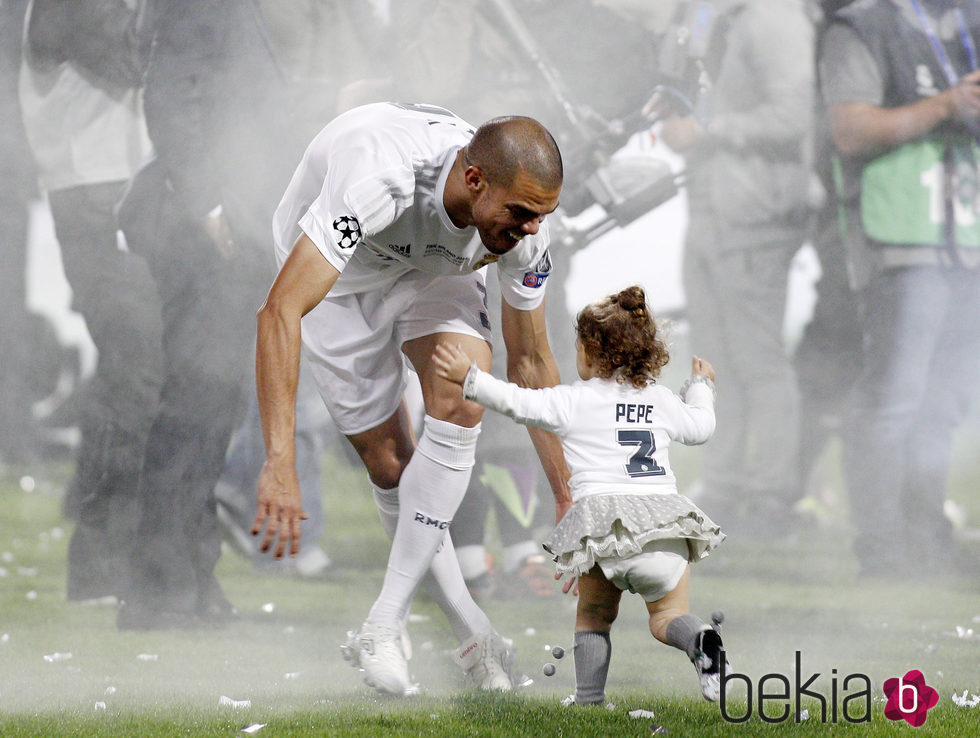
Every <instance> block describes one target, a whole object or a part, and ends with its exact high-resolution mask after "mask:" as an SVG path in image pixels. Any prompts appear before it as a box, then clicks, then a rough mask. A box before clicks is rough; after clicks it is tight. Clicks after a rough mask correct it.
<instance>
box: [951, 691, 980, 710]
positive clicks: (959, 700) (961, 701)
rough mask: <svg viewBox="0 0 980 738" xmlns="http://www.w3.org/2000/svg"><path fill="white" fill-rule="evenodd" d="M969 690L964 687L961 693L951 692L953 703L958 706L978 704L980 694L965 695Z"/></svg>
mask: <svg viewBox="0 0 980 738" xmlns="http://www.w3.org/2000/svg"><path fill="white" fill-rule="evenodd" d="M968 692H969V690H967V689H964V690H963V694H956V693H954V694H953V704H955V705H959V706H960V707H976V706H977V705H980V694H973V695H970V696H969V697H967V696H966V695H967V693H968Z"/></svg>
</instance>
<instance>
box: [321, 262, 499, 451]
mask: <svg viewBox="0 0 980 738" xmlns="http://www.w3.org/2000/svg"><path fill="white" fill-rule="evenodd" d="M302 325H303V349H304V354H305V356H306V358H307V360H308V361H309V364H310V369H311V372H310V373H311V374H312V375H313V379H314V381H315V382H316V385H317V389H318V390H319V391H320V396H321V397H322V398H323V401H324V403H325V404H326V406H327V410H329V411H330V415H331V416H332V417H333V419H334V422H335V423H336V424H337V427H338V428H339V429H340V431H341V433H343V434H344V435H353V434H355V433H362V432H364V431H367V430H370V429H371V428H374V427H376V426H378V425H380V424H381V423H382V422H384V421H385V420H387V419H388V418H390V417H391V416H392V414H393V413H394V412H395V410H396V409H397V408H398V405H399V403H401V400H402V394H403V393H404V391H405V384H406V371H407V369H406V366H405V365H406V363H407V362H406V360H405V359H404V355H403V354H402V352H401V347H402V344H403V343H405V342H406V341H410V340H412V339H413V338H420V337H422V336H429V335H432V334H434V333H462V334H465V335H469V336H475V337H476V338H482V339H484V340H485V341H487V343H490V342H491V337H490V318H489V315H488V314H487V305H486V287H485V285H484V281H483V274H482V272H472V273H470V274H466V275H462V276H456V275H453V276H447V275H438V274H430V273H428V272H422V271H412V272H409V273H407V274H405V275H403V276H402V277H400V278H399V279H398V281H397V282H395V283H394V284H393V285H390V286H389V285H387V284H386V285H384V286H383V287H382V288H380V289H378V290H373V291H370V292H358V293H355V294H349V295H341V296H337V297H331V296H330V295H329V294H328V295H327V297H326V298H325V299H324V300H323V301H322V302H321V303H320V304H319V305H317V306H316V307H315V308H314V309H313V310H311V311H310V312H309V313H308V314H307V315H306V316H305V317H304V318H303V324H302Z"/></svg>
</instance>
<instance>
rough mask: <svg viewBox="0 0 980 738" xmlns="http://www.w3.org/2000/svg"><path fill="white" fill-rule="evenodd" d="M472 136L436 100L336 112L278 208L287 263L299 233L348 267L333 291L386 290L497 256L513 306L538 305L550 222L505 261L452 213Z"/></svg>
mask: <svg viewBox="0 0 980 738" xmlns="http://www.w3.org/2000/svg"><path fill="white" fill-rule="evenodd" d="M473 133H474V128H473V127H472V126H471V125H469V124H468V123H466V122H465V121H463V120H461V119H460V118H458V117H456V116H455V115H453V114H452V113H451V112H449V111H448V110H445V109H443V108H439V107H436V106H431V105H404V104H400V103H376V104H372V105H364V106H362V107H359V108H354V109H353V110H350V111H348V112H346V113H344V114H342V115H340V116H338V117H337V118H335V119H334V120H333V121H332V122H330V123H329V124H328V125H327V126H326V128H324V129H323V130H322V131H321V132H320V133H319V134H317V136H316V138H314V139H313V141H312V143H310V145H309V147H308V148H307V149H306V152H305V153H304V155H303V159H302V161H301V162H300V165H299V167H298V168H297V169H296V172H295V173H294V174H293V178H292V181H290V183H289V186H288V187H287V188H286V193H285V195H283V198H282V201H281V202H280V203H279V207H278V208H277V209H276V213H275V216H274V218H273V231H274V237H275V242H276V257H277V259H278V262H279V264H280V266H281V265H282V263H283V261H285V259H286V257H287V256H288V255H289V251H290V250H291V249H292V247H293V244H294V243H295V242H296V239H297V238H299V236H300V233H301V232H303V233H306V235H307V236H309V237H310V239H311V240H312V241H313V243H315V244H316V246H317V248H318V249H319V250H320V252H321V253H322V254H323V256H324V257H325V258H326V259H327V261H329V262H330V263H331V264H332V265H333V266H334V267H335V268H336V269H338V270H339V271H340V272H341V276H340V278H339V279H338V280H337V282H336V284H335V285H334V287H333V288H332V289H331V291H330V294H331V295H338V296H339V295H347V294H354V293H359V292H365V291H368V290H374V289H385V287H386V286H388V285H391V284H392V283H394V282H395V281H397V280H398V278H399V277H400V276H402V275H404V274H406V273H407V272H409V271H411V270H421V271H423V272H429V273H432V274H442V275H458V274H469V273H471V272H473V271H475V270H477V269H480V268H482V267H483V266H485V265H487V264H490V263H493V262H496V263H497V268H498V270H499V274H500V290H501V294H502V295H503V297H504V298H505V299H506V300H507V302H508V304H510V305H511V306H513V307H515V308H518V309H520V310H531V309H533V308H535V307H537V306H538V305H539V304H540V303H541V300H542V298H543V296H544V284H545V282H546V280H547V277H548V275H549V274H550V272H551V260H550V257H549V255H548V240H549V239H548V231H547V228H546V227H545V224H543V223H542V227H541V229H540V230H539V231H538V233H537V234H535V235H527V236H525V237H524V238H522V239H521V240H520V241H519V242H518V243H517V245H516V246H515V247H514V248H513V249H512V250H511V251H509V252H508V253H507V254H504V255H503V256H499V257H498V256H496V255H494V254H491V253H490V252H489V251H487V250H486V248H485V247H484V246H483V243H482V242H481V240H480V237H479V235H478V233H477V230H476V228H475V227H467V228H457V227H456V226H454V225H453V223H452V221H451V220H450V218H449V215H448V213H447V212H446V208H445V204H444V203H443V195H444V193H445V188H446V180H447V178H448V176H449V171H450V169H451V167H452V165H453V162H454V160H455V157H456V153H457V152H458V151H459V149H461V148H462V147H463V146H465V145H466V143H468V142H469V140H470V138H472V136H473Z"/></svg>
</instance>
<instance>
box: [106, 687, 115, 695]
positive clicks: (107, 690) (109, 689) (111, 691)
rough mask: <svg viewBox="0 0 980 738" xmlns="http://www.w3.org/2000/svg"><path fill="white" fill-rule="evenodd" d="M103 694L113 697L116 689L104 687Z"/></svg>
mask: <svg viewBox="0 0 980 738" xmlns="http://www.w3.org/2000/svg"><path fill="white" fill-rule="evenodd" d="M105 693H106V694H107V695H114V694H115V693H116V688H115V687H106V688H105Z"/></svg>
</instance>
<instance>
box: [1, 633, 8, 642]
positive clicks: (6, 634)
mask: <svg viewBox="0 0 980 738" xmlns="http://www.w3.org/2000/svg"><path fill="white" fill-rule="evenodd" d="M0 643H10V633H4V634H3V635H0Z"/></svg>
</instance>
